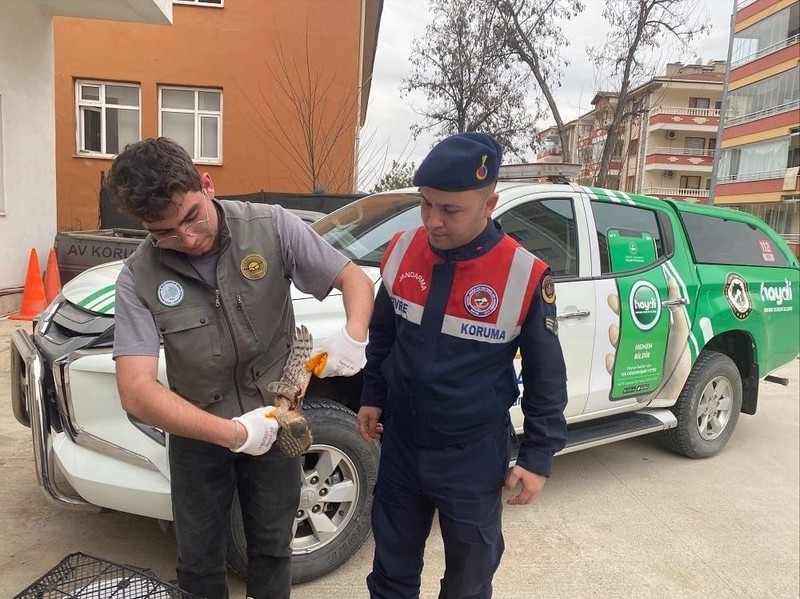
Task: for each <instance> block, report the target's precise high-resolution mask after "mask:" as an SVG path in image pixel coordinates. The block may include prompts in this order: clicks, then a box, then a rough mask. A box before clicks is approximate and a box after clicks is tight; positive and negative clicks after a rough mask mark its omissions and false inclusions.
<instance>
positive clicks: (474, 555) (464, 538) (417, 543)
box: [367, 420, 511, 599]
mask: <svg viewBox="0 0 800 599" xmlns="http://www.w3.org/2000/svg"><path fill="white" fill-rule="evenodd" d="M409 438H410V435H409V434H408V433H407V432H404V431H402V430H399V429H395V428H394V427H393V426H392V422H391V420H390V421H389V422H387V423H386V432H385V433H384V435H383V438H382V439H381V461H380V468H379V469H378V481H377V483H376V485H375V498H374V501H373V504H372V532H373V535H374V537H375V557H374V560H373V565H372V573H371V574H370V575H369V576H368V577H367V587H368V588H369V593H370V597H372V599H406V598H408V599H411V598H417V597H419V590H420V580H421V574H422V564H423V553H424V550H425V541H426V539H427V538H428V535H429V534H430V530H431V524H432V522H433V515H434V512H435V511H436V510H438V511H439V525H440V527H441V530H442V540H443V542H444V553H445V572H444V577H443V578H442V579H441V588H440V592H439V597H440V599H469V598H475V599H477V598H481V599H483V598H488V597H491V596H492V578H493V576H494V573H495V571H496V570H497V567H498V566H499V565H500V558H501V557H502V555H503V550H504V549H505V545H504V543H503V533H502V519H501V517H502V508H503V504H502V490H503V484H504V482H505V476H506V472H507V469H508V460H509V457H510V453H511V436H510V429H502V430H499V431H497V432H495V433H494V434H489V435H486V436H485V437H483V438H481V439H479V440H477V441H473V442H470V443H465V444H462V445H455V446H452V447H439V448H423V447H417V446H415V445H414V444H413V443H412V442H410V441H409Z"/></svg>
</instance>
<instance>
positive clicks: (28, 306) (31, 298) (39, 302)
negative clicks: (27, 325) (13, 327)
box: [11, 248, 47, 320]
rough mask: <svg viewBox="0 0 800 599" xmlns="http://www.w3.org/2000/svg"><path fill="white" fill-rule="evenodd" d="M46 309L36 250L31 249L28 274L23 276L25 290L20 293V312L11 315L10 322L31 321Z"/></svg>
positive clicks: (45, 298)
mask: <svg viewBox="0 0 800 599" xmlns="http://www.w3.org/2000/svg"><path fill="white" fill-rule="evenodd" d="M46 307H47V297H46V296H45V294H44V282H43V281H42V273H41V271H40V270H39V255H38V254H37V253H36V248H32V249H31V255H30V258H28V274H27V275H25V289H24V290H23V292H22V310H20V311H19V312H17V313H16V314H14V315H12V316H11V320H33V319H34V318H36V317H37V316H38V315H39V314H40V313H41V312H42V311H43V310H44V309H45V308H46Z"/></svg>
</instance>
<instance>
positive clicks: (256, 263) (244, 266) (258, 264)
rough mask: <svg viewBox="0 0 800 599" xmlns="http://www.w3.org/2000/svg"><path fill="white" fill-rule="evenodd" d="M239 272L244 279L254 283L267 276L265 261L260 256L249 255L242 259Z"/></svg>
mask: <svg viewBox="0 0 800 599" xmlns="http://www.w3.org/2000/svg"><path fill="white" fill-rule="evenodd" d="M239 270H240V271H241V272H242V275H244V278H245V279H250V280H251V281H255V280H257V279H260V278H262V277H263V276H264V275H265V274H267V261H266V260H265V259H264V256H261V255H260V254H250V255H248V256H245V257H244V258H242V262H241V264H240V265H239Z"/></svg>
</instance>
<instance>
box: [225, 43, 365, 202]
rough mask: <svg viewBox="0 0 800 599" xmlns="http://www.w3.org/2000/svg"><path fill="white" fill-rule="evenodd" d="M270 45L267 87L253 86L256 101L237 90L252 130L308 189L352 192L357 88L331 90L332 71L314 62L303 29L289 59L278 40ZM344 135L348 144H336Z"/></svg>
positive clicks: (334, 84) (334, 78)
mask: <svg viewBox="0 0 800 599" xmlns="http://www.w3.org/2000/svg"><path fill="white" fill-rule="evenodd" d="M274 43H275V56H276V59H275V61H274V62H272V63H270V62H266V61H265V63H264V67H265V70H266V72H267V73H268V74H269V76H268V77H266V78H265V79H266V80H268V81H269V88H268V89H267V90H265V89H264V88H263V87H261V86H259V87H258V95H259V98H258V100H259V101H258V102H254V101H253V100H252V99H251V98H250V97H249V96H248V95H247V93H246V90H244V89H242V93H243V94H244V95H245V97H246V98H247V100H248V101H249V102H250V104H251V106H252V107H253V108H254V113H255V114H256V117H255V118H256V119H257V120H258V121H259V122H258V123H257V126H255V127H253V131H254V132H255V133H256V135H258V136H259V137H261V139H262V141H263V142H265V143H273V144H276V145H278V147H280V149H281V152H278V153H277V158H278V160H280V161H281V163H282V164H283V165H284V167H286V169H287V171H289V172H295V173H297V172H299V173H300V177H301V178H302V179H303V185H304V186H306V187H307V188H308V191H309V192H310V193H326V192H329V191H338V192H341V191H348V192H349V191H352V189H353V187H354V185H355V182H354V181H353V175H354V172H353V171H354V166H353V160H354V154H355V135H356V131H357V127H358V123H357V118H358V117H357V115H358V111H357V103H358V101H359V98H358V94H357V88H356V87H355V86H351V87H349V88H345V91H344V95H342V93H341V91H337V93H332V92H333V91H334V90H336V88H337V87H339V86H340V85H341V83H340V81H338V80H337V76H336V73H335V72H330V71H326V72H324V73H323V72H322V70H321V69H320V68H319V67H318V66H314V64H313V61H312V59H311V52H310V48H309V44H308V32H306V38H305V52H304V53H301V54H297V55H294V56H293V57H292V58H291V59H290V58H289V57H288V56H287V52H286V51H284V49H283V46H282V45H281V43H280V40H278V39H276V40H275V42H274ZM240 89H241V86H240ZM298 139H299V141H300V143H297V142H298ZM350 139H352V140H354V145H353V146H352V147H349V148H342V144H343V143H344V141H345V140H350ZM351 181H352V183H350V184H349V185H348V184H347V183H346V182H351Z"/></svg>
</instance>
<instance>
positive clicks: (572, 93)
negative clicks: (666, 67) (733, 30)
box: [360, 0, 734, 191]
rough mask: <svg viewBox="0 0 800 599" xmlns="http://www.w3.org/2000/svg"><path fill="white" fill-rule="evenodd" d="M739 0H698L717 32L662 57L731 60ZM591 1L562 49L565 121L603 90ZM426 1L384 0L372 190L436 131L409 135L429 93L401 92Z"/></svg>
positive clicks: (368, 161) (597, 2)
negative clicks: (593, 60)
mask: <svg viewBox="0 0 800 599" xmlns="http://www.w3.org/2000/svg"><path fill="white" fill-rule="evenodd" d="M733 1H734V0H697V5H698V6H697V12H696V14H697V16H698V17H700V18H703V19H704V20H706V21H707V22H708V23H710V24H711V26H712V27H711V33H710V34H709V35H708V36H704V37H701V38H700V39H698V40H696V41H695V42H693V44H692V47H691V49H690V50H689V51H688V53H686V52H684V53H681V51H680V50H679V49H678V48H677V47H675V46H677V44H671V45H669V46H666V47H662V50H663V63H664V64H666V63H668V62H679V61H682V62H684V63H689V62H695V61H696V60H698V59H700V60H701V61H702V62H703V63H707V62H708V61H709V60H725V59H726V58H727V54H728V40H729V36H730V19H731V13H732V12H733ZM585 4H586V10H585V11H584V12H583V13H582V14H581V15H580V16H579V17H577V18H575V19H573V20H572V21H570V27H571V28H572V29H573V32H574V33H573V34H571V36H570V39H571V42H570V45H569V46H567V48H566V49H565V50H564V51H563V53H562V55H563V56H564V57H565V58H567V60H568V61H569V63H570V64H569V66H568V67H567V69H566V72H565V73H564V75H563V77H562V85H561V87H560V88H559V89H558V90H557V91H556V92H555V94H554V95H555V98H556V101H557V102H558V105H559V110H560V112H561V116H562V118H563V119H564V120H565V122H567V121H570V120H572V119H575V118H577V117H578V116H579V115H580V114H582V113H585V112H588V111H589V110H590V109H591V105H590V102H591V100H592V98H593V97H594V95H595V92H596V91H598V87H597V84H596V82H595V73H594V69H593V67H592V65H591V64H589V62H588V60H587V58H586V47H587V46H589V45H597V44H598V43H599V41H598V40H601V38H600V37H599V36H600V35H602V34H603V33H604V29H605V27H604V25H605V21H604V20H603V18H602V14H601V13H602V9H603V5H604V2H603V1H602V0H585ZM428 5H429V2H428V1H427V0H384V4H383V14H382V16H381V24H380V32H379V34H378V47H377V52H376V56H375V65H374V70H373V79H372V88H371V90H370V99H369V107H368V109H367V119H366V122H365V125H364V127H363V128H362V132H361V144H362V154H361V163H362V166H361V169H360V170H361V173H362V176H361V184H360V187H361V189H362V190H364V191H369V190H371V189H372V187H373V186H374V185H375V182H376V181H377V180H378V178H379V177H380V175H381V174H382V172H383V171H385V170H388V169H389V167H390V166H391V163H392V161H393V160H398V161H399V162H408V163H411V162H414V163H415V164H417V165H419V163H420V162H421V161H422V159H423V158H424V157H425V155H426V154H427V152H428V150H429V149H430V148H431V146H432V145H433V142H434V139H433V136H432V135H427V134H424V135H421V136H420V137H419V138H418V139H417V140H413V139H412V138H411V131H410V127H411V126H412V125H413V124H414V123H416V122H418V121H421V120H422V117H420V116H419V115H418V114H417V113H416V112H415V111H414V105H416V106H418V107H419V106H422V105H423V104H424V97H423V96H422V95H421V94H419V93H415V94H412V95H410V96H409V97H405V98H401V97H400V87H401V85H402V81H403V79H405V78H408V77H409V75H410V74H411V64H410V62H409V60H408V59H409V56H410V54H411V42H412V40H413V39H414V38H415V37H419V36H421V35H422V34H423V33H424V32H425V26H426V25H427V24H428V23H429V22H430V19H431V15H430V13H429V10H428ZM662 72H663V71H662ZM554 124H555V123H554V122H551V121H548V122H540V123H538V125H539V126H540V127H541V128H545V127H548V126H550V125H554ZM533 158H534V156H533V154H531V155H530V156H529V157H528V159H529V160H533Z"/></svg>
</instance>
